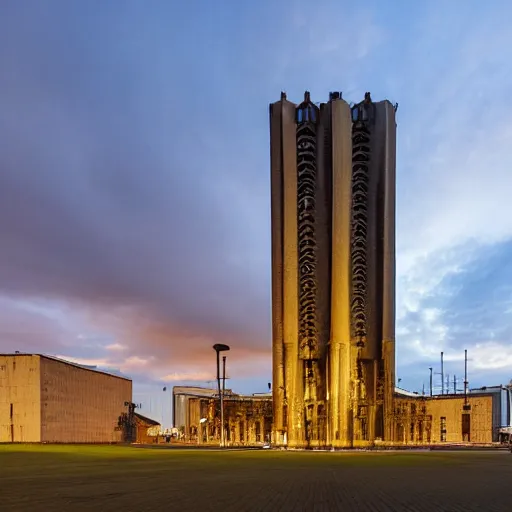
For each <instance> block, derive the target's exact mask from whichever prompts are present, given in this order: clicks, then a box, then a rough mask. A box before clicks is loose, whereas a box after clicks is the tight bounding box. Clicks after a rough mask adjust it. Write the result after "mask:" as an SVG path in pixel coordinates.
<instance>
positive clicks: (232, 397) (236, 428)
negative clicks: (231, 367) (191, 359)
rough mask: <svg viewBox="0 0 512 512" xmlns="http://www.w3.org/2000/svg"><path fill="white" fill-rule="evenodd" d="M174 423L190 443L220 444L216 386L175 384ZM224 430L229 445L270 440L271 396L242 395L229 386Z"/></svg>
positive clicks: (248, 444) (261, 443) (256, 444)
mask: <svg viewBox="0 0 512 512" xmlns="http://www.w3.org/2000/svg"><path fill="white" fill-rule="evenodd" d="M172 394H173V424H174V428H176V429H178V431H179V433H180V438H181V439H182V440H183V441H185V442H188V443H197V444H215V445H218V444H219V440H220V423H221V421H220V402H219V395H218V391H217V390H216V389H209V388H201V387H193V386H175V387H174V388H173V390H172ZM224 429H225V439H226V445H227V446H258V445H263V444H264V443H267V442H268V443H269V442H270V441H271V431H272V395H271V394H270V393H255V394H252V395H239V394H236V393H233V391H231V390H230V389H226V390H225V396H224Z"/></svg>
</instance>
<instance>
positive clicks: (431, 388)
mask: <svg viewBox="0 0 512 512" xmlns="http://www.w3.org/2000/svg"><path fill="white" fill-rule="evenodd" d="M429 370H430V396H432V368H429Z"/></svg>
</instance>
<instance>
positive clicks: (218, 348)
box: [213, 343, 229, 448]
mask: <svg viewBox="0 0 512 512" xmlns="http://www.w3.org/2000/svg"><path fill="white" fill-rule="evenodd" d="M213 350H215V352H216V353H217V386H218V389H219V401H220V446H221V448H223V447H224V393H223V392H222V388H221V386H220V353H221V352H226V351H228V350H229V346H228V345H224V344H222V343H216V344H215V345H214V346H213ZM223 361H224V369H225V368H226V362H225V361H226V357H225V356H223ZM224 382H226V375H225V374H224Z"/></svg>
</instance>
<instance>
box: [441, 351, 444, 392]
mask: <svg viewBox="0 0 512 512" xmlns="http://www.w3.org/2000/svg"><path fill="white" fill-rule="evenodd" d="M443 355H444V354H443V352H441V395H444V362H443Z"/></svg>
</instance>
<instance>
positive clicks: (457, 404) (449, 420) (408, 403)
mask: <svg viewBox="0 0 512 512" xmlns="http://www.w3.org/2000/svg"><path fill="white" fill-rule="evenodd" d="M468 404H469V405H470V407H471V409H470V410H469V411H468V412H469V415H470V437H469V442H471V443H491V442H493V441H494V440H495V439H494V438H495V437H496V436H495V435H494V430H495V429H494V424H493V413H494V411H493V397H492V396H490V395H488V396H468ZM394 405H395V414H394V417H393V418H392V420H391V421H392V424H393V429H394V441H395V442H396V443H400V444H442V443H462V442H465V441H467V439H464V438H463V432H462V415H463V414H464V413H465V412H466V411H464V409H463V406H464V396H462V395H461V396H446V397H440V396H439V397H433V398H430V397H425V398H396V399H395V404H394ZM442 418H445V420H444V430H445V436H444V439H442V433H441V429H442V428H443V427H442V422H443V420H442Z"/></svg>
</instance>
